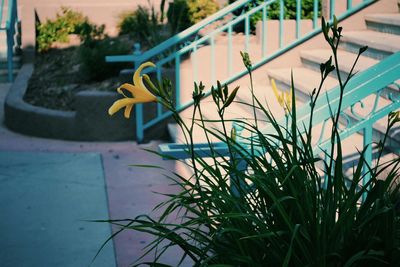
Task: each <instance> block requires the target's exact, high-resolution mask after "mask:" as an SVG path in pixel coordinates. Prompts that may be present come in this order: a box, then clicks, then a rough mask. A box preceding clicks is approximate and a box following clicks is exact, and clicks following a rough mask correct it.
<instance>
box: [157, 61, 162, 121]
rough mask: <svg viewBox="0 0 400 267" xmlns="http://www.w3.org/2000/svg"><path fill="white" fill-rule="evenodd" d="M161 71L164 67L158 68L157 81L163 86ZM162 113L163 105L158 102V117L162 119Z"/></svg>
mask: <svg viewBox="0 0 400 267" xmlns="http://www.w3.org/2000/svg"><path fill="white" fill-rule="evenodd" d="M161 69H162V66H158V68H157V74H156V76H157V81H158V82H159V83H160V84H161V85H162V77H161ZM162 113H163V112H162V105H161V104H160V103H159V102H157V117H161V115H162Z"/></svg>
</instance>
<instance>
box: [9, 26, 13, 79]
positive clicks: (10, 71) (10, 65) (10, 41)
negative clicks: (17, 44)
mask: <svg viewBox="0 0 400 267" xmlns="http://www.w3.org/2000/svg"><path fill="white" fill-rule="evenodd" d="M13 38H14V36H13V34H12V31H11V30H7V71H8V81H9V82H12V81H13V80H14V77H13V68H14V66H13V65H14V64H13V48H14V47H13V46H14V45H13V41H12V39H13Z"/></svg>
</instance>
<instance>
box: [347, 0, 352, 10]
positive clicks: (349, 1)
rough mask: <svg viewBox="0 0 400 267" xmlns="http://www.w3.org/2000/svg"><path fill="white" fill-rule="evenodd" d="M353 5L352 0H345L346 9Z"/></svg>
mask: <svg viewBox="0 0 400 267" xmlns="http://www.w3.org/2000/svg"><path fill="white" fill-rule="evenodd" d="M352 7H353V0H347V10H350V9H351V8H352Z"/></svg>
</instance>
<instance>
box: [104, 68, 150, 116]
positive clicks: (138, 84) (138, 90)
mask: <svg viewBox="0 0 400 267" xmlns="http://www.w3.org/2000/svg"><path fill="white" fill-rule="evenodd" d="M146 67H156V66H155V65H154V64H153V63H152V62H146V63H143V64H142V65H140V66H139V68H138V69H137V70H136V71H135V73H134V74H133V84H129V83H124V84H123V85H121V86H120V87H118V88H117V92H118V93H120V94H121V95H123V96H124V98H123V99H119V100H117V101H115V102H114V104H112V106H111V107H110V108H109V109H108V114H110V115H113V114H114V113H116V112H117V111H119V110H120V109H122V108H124V107H125V112H124V116H125V118H127V119H129V116H130V114H131V111H132V108H133V105H134V104H137V103H147V102H156V101H157V98H156V97H155V96H154V95H153V94H152V93H151V92H150V91H149V90H148V89H147V88H146V86H145V85H144V83H143V77H142V76H140V73H141V72H142V70H143V69H144V68H146ZM122 89H125V90H127V91H129V92H130V93H131V94H132V96H133V97H128V96H126V95H125V94H124V92H123V91H122Z"/></svg>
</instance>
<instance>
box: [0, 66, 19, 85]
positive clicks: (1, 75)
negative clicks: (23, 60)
mask: <svg viewBox="0 0 400 267" xmlns="http://www.w3.org/2000/svg"><path fill="white" fill-rule="evenodd" d="M17 74H18V70H17V69H14V70H13V77H14V79H15V77H17ZM7 82H9V81H8V71H7V70H2V69H0V83H7Z"/></svg>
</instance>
